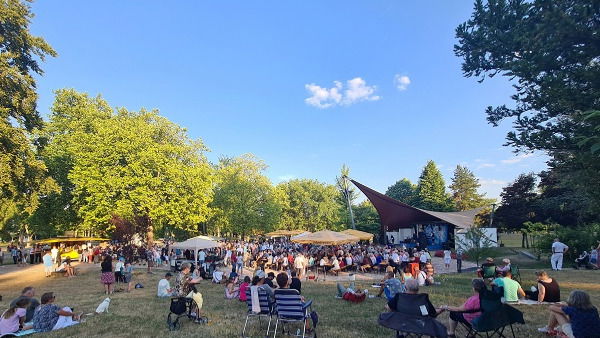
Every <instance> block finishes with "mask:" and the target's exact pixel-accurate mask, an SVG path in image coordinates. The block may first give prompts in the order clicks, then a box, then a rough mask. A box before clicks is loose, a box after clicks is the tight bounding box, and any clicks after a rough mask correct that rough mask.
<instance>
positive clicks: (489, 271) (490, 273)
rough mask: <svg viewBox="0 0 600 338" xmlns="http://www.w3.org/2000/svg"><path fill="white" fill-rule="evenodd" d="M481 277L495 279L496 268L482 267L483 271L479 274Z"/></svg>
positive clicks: (492, 266) (493, 266) (491, 266)
mask: <svg viewBox="0 0 600 338" xmlns="http://www.w3.org/2000/svg"><path fill="white" fill-rule="evenodd" d="M481 275H482V277H483V279H487V278H496V266H495V265H490V266H484V267H483V271H482V272H481Z"/></svg>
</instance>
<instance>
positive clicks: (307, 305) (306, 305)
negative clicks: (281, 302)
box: [302, 299, 312, 310]
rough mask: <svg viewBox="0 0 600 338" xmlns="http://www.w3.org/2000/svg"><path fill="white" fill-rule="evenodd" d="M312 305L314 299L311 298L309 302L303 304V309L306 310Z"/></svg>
mask: <svg viewBox="0 0 600 338" xmlns="http://www.w3.org/2000/svg"><path fill="white" fill-rule="evenodd" d="M311 305H312V299H311V300H309V301H308V302H306V303H304V304H302V310H306V309H307V308H310V307H311Z"/></svg>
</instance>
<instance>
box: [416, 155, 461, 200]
mask: <svg viewBox="0 0 600 338" xmlns="http://www.w3.org/2000/svg"><path fill="white" fill-rule="evenodd" d="M416 196H417V200H416V203H415V204H416V205H415V206H416V207H418V208H421V209H427V210H432V211H448V210H452V202H451V200H450V197H449V196H448V194H447V193H446V183H445V182H444V177H443V176H442V173H441V172H440V170H439V169H438V168H437V166H436V165H435V162H433V161H431V160H430V161H428V162H427V164H426V165H425V167H424V168H423V171H422V172H421V176H420V177H419V183H418V184H417V191H416Z"/></svg>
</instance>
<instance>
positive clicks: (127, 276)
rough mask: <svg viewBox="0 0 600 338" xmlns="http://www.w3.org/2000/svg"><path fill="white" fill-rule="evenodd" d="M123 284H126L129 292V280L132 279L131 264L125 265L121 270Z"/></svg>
mask: <svg viewBox="0 0 600 338" xmlns="http://www.w3.org/2000/svg"><path fill="white" fill-rule="evenodd" d="M122 278H123V283H125V284H127V292H131V284H132V282H131V280H132V278H133V265H131V262H126V263H125V268H124V269H123V276H122Z"/></svg>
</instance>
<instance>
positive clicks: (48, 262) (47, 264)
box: [42, 250, 54, 277]
mask: <svg viewBox="0 0 600 338" xmlns="http://www.w3.org/2000/svg"><path fill="white" fill-rule="evenodd" d="M42 261H43V262H44V273H45V274H46V277H50V276H52V270H53V269H52V268H53V266H54V262H53V261H52V255H51V254H50V251H49V250H46V251H45V254H44V257H42Z"/></svg>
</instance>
